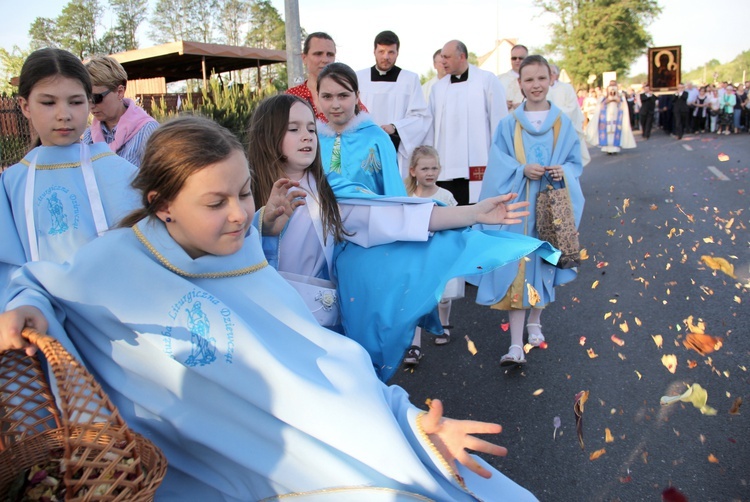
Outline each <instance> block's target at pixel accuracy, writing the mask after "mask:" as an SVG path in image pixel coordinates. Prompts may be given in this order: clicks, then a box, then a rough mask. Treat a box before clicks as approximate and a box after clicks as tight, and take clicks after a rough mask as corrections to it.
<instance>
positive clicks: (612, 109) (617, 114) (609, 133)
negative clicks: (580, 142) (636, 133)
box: [586, 82, 636, 155]
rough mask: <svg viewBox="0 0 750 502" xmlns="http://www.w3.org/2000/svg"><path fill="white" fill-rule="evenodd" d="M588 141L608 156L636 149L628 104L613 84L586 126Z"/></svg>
mask: <svg viewBox="0 0 750 502" xmlns="http://www.w3.org/2000/svg"><path fill="white" fill-rule="evenodd" d="M586 140H587V141H588V143H589V145H591V146H598V147H600V148H601V150H602V152H604V153H606V154H607V155H614V154H616V153H619V152H620V151H621V150H622V149H623V148H635V147H636V143H635V138H634V137H633V130H632V129H631V128H630V114H629V113H628V104H627V102H626V101H625V99H624V98H623V97H622V96H621V95H620V92H619V91H618V89H617V84H616V83H614V82H612V83H610V85H609V87H607V92H606V94H605V96H604V97H602V98H601V99H600V100H599V102H598V103H597V106H596V110H595V111H594V116H593V117H592V118H591V120H590V121H589V123H588V125H587V126H586Z"/></svg>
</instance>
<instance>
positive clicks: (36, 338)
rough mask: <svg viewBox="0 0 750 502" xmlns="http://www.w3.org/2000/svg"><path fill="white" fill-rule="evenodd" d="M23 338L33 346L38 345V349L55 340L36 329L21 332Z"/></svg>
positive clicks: (25, 329) (26, 329) (24, 329)
mask: <svg viewBox="0 0 750 502" xmlns="http://www.w3.org/2000/svg"><path fill="white" fill-rule="evenodd" d="M21 336H22V337H24V338H25V339H27V340H28V341H29V343H31V344H32V345H36V346H37V347H39V346H40V344H41V345H46V344H48V343H50V341H52V340H54V338H52V337H51V336H49V335H48V334H46V333H40V332H39V331H37V330H35V329H34V328H23V331H21Z"/></svg>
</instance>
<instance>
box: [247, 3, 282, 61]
mask: <svg viewBox="0 0 750 502" xmlns="http://www.w3.org/2000/svg"><path fill="white" fill-rule="evenodd" d="M250 22H251V27H250V30H248V33H247V45H249V46H250V47H255V48H258V49H276V50H286V25H285V24H284V20H283V19H281V14H279V11H277V10H276V7H274V6H273V5H271V2H270V1H269V0H255V1H254V2H253V3H252V4H251V6H250Z"/></svg>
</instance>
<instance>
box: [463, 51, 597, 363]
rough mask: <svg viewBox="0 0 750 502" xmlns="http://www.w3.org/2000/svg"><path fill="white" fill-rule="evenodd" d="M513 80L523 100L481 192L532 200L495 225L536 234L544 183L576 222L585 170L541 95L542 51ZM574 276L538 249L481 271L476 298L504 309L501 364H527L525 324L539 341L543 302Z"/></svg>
mask: <svg viewBox="0 0 750 502" xmlns="http://www.w3.org/2000/svg"><path fill="white" fill-rule="evenodd" d="M518 82H519V84H520V86H521V90H522V91H523V93H524V96H525V98H526V99H525V101H524V102H523V103H522V104H521V106H519V107H518V108H517V109H516V110H514V112H513V113H512V114H511V115H509V116H508V117H505V118H504V119H503V120H501V121H500V123H499V124H498V127H497V131H496V133H495V137H494V139H493V142H492V146H491V147H490V159H489V162H488V164H487V170H486V171H485V177H484V181H483V182H482V191H481V193H480V196H479V199H480V200H482V199H484V198H486V197H493V196H495V195H496V194H498V193H505V192H506V191H515V192H518V194H519V196H518V197H519V199H520V200H525V201H527V202H528V203H529V204H530V205H529V212H530V213H531V214H530V215H529V216H528V217H526V218H524V219H523V221H522V222H521V223H516V224H513V225H507V226H506V225H504V226H502V227H501V228H502V229H504V230H508V231H510V232H514V233H518V234H525V235H529V236H534V237H536V236H537V235H538V234H537V230H536V225H535V216H536V214H535V204H536V198H537V195H538V193H539V191H540V190H541V189H542V188H543V187H544V186H546V185H548V184H550V182H552V183H553V184H554V185H555V187H556V188H560V187H561V185H560V183H563V184H564V187H565V188H566V190H567V191H568V193H569V195H570V200H571V203H572V206H573V213H574V216H575V224H576V228H578V224H579V223H580V221H581V215H582V214H583V205H584V198H583V193H582V192H581V185H580V182H579V178H580V176H581V174H582V172H583V166H582V164H581V150H580V145H579V143H578V141H579V140H578V136H577V135H576V132H575V128H574V127H573V125H572V123H571V122H570V120H568V118H567V117H566V116H565V114H564V113H561V110H560V109H559V108H557V107H556V106H555V105H554V104H552V103H550V102H549V101H548V100H547V92H548V91H549V82H550V68H549V64H548V63H547V61H546V60H545V59H544V58H543V57H542V56H528V57H527V58H526V59H524V60H523V62H522V63H521V67H520V77H519V79H518ZM485 228H486V227H485ZM576 275H577V270H576V269H565V270H563V269H558V268H555V266H554V265H552V264H550V263H547V262H545V261H543V260H542V259H541V258H540V257H539V256H531V257H530V260H521V261H519V262H517V263H516V264H513V265H509V266H506V267H502V268H501V269H499V270H497V271H494V272H493V273H491V274H487V275H484V276H481V277H480V278H479V285H478V286H479V289H478V290H477V303H480V304H483V305H491V306H492V308H494V309H498V310H505V311H508V316H509V321H510V347H509V349H508V353H507V354H505V355H504V356H502V357H501V359H500V364H501V365H502V366H514V365H521V364H525V363H526V357H525V354H524V347H523V346H524V344H523V331H524V324H525V326H526V330H527V333H528V343H529V344H530V345H532V346H535V347H538V346H540V345H542V344H543V343H545V337H544V334H543V333H542V324H541V322H542V321H541V316H542V312H543V310H544V307H545V306H546V305H548V304H550V303H552V302H553V301H555V287H556V286H558V285H560V284H565V283H566V282H570V281H572V280H573V279H575V277H576ZM529 286H531V288H529ZM530 291H536V292H537V294H538V296H539V298H538V299H537V298H535V297H532V296H531V295H530ZM527 311H528V321H527V320H526V313H527Z"/></svg>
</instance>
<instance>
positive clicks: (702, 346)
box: [682, 333, 724, 356]
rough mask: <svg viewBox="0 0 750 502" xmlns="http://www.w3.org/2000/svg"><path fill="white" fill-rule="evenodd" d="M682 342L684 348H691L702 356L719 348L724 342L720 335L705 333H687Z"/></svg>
mask: <svg viewBox="0 0 750 502" xmlns="http://www.w3.org/2000/svg"><path fill="white" fill-rule="evenodd" d="M682 344H683V345H684V346H685V348H686V349H692V350H694V351H696V352H697V353H699V354H700V355H702V356H705V355H706V354H710V353H711V352H714V351H716V350H719V349H720V348H721V346H722V345H723V344H724V342H723V340H722V339H721V337H718V336H711V335H706V334H704V333H689V334H688V335H687V336H686V337H685V340H683V342H682Z"/></svg>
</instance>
